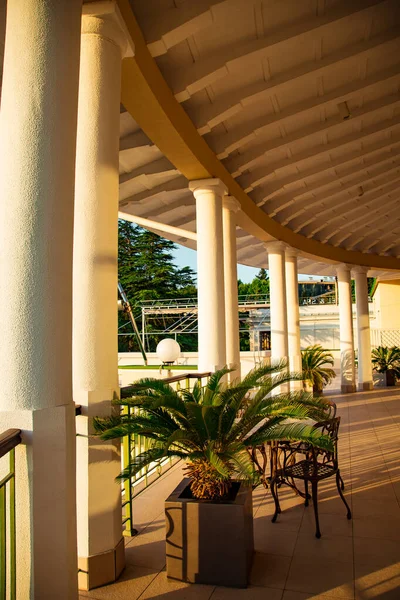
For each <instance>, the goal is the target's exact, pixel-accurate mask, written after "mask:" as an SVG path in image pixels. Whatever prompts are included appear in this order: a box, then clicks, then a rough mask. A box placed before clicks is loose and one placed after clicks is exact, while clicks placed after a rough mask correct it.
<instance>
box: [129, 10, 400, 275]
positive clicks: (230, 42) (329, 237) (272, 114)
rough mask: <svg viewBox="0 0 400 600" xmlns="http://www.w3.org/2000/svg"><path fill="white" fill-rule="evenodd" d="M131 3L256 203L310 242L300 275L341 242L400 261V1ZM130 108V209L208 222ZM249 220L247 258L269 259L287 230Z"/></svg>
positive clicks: (327, 270) (153, 49)
mask: <svg viewBox="0 0 400 600" xmlns="http://www.w3.org/2000/svg"><path fill="white" fill-rule="evenodd" d="M119 4H120V5H121V4H124V3H123V2H122V3H119ZM129 5H130V8H131V10H132V12H133V14H134V18H135V20H136V22H137V24H138V26H139V28H140V30H141V35H142V36H143V38H144V42H145V44H146V47H147V51H148V53H149V55H151V57H152V59H151V57H150V59H151V60H153V61H155V63H156V67H158V70H159V71H160V72H161V75H162V77H163V79H164V80H165V82H166V84H167V86H168V88H169V90H170V91H171V92H172V95H171V96H172V99H174V101H175V102H176V103H177V104H179V105H180V107H181V108H182V109H183V110H184V111H185V113H186V115H187V116H188V117H189V119H190V121H191V124H193V126H194V128H195V130H196V133H197V135H198V136H201V138H202V140H204V141H205V142H206V144H207V146H208V149H210V150H211V151H212V153H213V154H214V155H215V157H216V160H218V161H219V163H221V165H222V166H223V167H224V169H225V170H226V171H228V172H229V174H230V175H231V177H232V178H233V179H234V180H235V182H236V184H238V185H239V186H240V188H241V190H242V191H243V193H245V194H246V195H247V197H248V198H249V199H250V200H251V202H252V203H253V204H254V206H255V208H258V209H259V210H260V211H262V213H263V215H264V216H267V217H268V218H269V220H268V222H270V223H272V224H273V226H274V227H276V226H277V225H278V226H281V227H280V228H279V227H278V228H277V229H276V231H278V232H280V231H283V230H284V232H285V234H286V233H287V235H288V236H289V238H288V239H291V238H290V235H291V234H295V235H294V237H293V240H295V241H298V240H300V241H301V240H302V239H304V241H305V246H304V247H301V244H299V243H293V244H292V245H294V246H296V247H299V248H300V250H301V257H300V265H299V266H300V270H301V271H303V272H306V273H311V272H315V273H318V274H333V272H334V271H333V263H334V262H335V259H336V256H335V250H339V254H338V255H337V259H336V260H337V261H343V259H344V258H346V256H347V255H348V257H349V260H345V262H352V258H354V257H355V256H360V255H362V256H363V257H365V260H364V264H368V261H370V263H371V264H374V266H375V267H376V266H379V267H380V270H385V264H386V263H385V261H384V260H383V261H381V262H380V263H379V264H378V263H377V262H376V258H377V257H383V258H388V259H389V261H388V262H387V265H388V266H390V268H400V262H399V263H398V261H397V260H394V259H398V258H400V237H399V232H400V210H399V203H400V193H399V189H400V188H399V183H400V92H399V86H400V3H399V2H398V0H385V1H379V0H353V1H349V0H345V1H343V0H279V1H278V0H269V1H261V0H224V1H212V0H195V1H192V0H147V1H146V2H142V1H141V0H130V2H129ZM133 37H134V36H133ZM134 42H135V45H136V43H137V40H136V39H134ZM138 54H139V53H138ZM139 58H140V57H139ZM139 58H138V63H139ZM154 87H155V86H153V88H154ZM153 92H154V93H155V95H157V92H158V90H157V89H153ZM123 99H124V96H123ZM128 104H129V103H128ZM127 108H128V110H125V108H124V107H122V108H121V110H122V112H121V146H120V210H122V211H125V212H129V213H131V214H136V215H138V216H143V217H148V218H151V219H152V220H156V221H160V222H161V223H167V224H169V225H174V226H177V227H181V228H184V229H188V230H190V231H195V227H196V224H195V204H194V199H193V196H192V194H191V192H190V191H189V190H188V187H187V186H188V177H187V172H185V169H182V168H181V165H180V164H177V163H178V162H179V161H176V160H174V156H173V152H171V153H169V151H168V145H163V143H159V140H158V139H155V137H157V136H154V135H153V132H152V131H149V128H148V127H147V124H146V122H145V120H143V117H142V115H139V116H138V118H137V119H136V114H135V112H134V111H132V110H130V107H129V106H127ZM128 111H129V112H128ZM154 118H156V115H155V117H154ZM150 134H152V135H150ZM204 166H205V168H206V170H207V171H208V176H213V177H217V176H218V173H216V172H212V171H211V169H210V168H207V165H204ZM201 176H203V174H201V175H199V177H201ZM228 187H229V186H228ZM230 192H231V190H230ZM231 193H232V192H231ZM234 195H236V194H234ZM238 199H239V201H241V198H238ZM255 214H256V213H255ZM263 218H264V217H263ZM253 220H256V219H253ZM240 224H241V225H242V227H238V230H237V235H238V260H239V262H241V263H243V264H248V265H251V266H256V267H261V266H266V264H267V257H266V252H265V249H264V246H263V242H265V241H266V240H268V239H270V238H271V237H278V238H279V239H284V238H283V236H280V235H276V234H275V235H274V233H275V231H274V230H270V231H268V230H265V235H262V236H260V235H258V234H257V232H256V231H254V230H251V228H250V227H246V223H244V226H243V224H242V223H240ZM255 234H256V235H255ZM176 239H177V240H178V241H179V242H180V243H185V244H186V245H188V246H190V245H192V247H193V242H190V241H184V240H182V239H178V238H176ZM307 240H309V241H311V242H319V243H320V244H319V245H315V248H320V247H322V248H325V249H327V250H329V252H328V253H327V256H323V255H322V254H319V252H313V251H312V248H314V246H307V245H306V243H307ZM284 241H287V239H286V240H285V239H284ZM309 249H311V251H310V250H309ZM331 250H333V252H331ZM340 251H344V252H340ZM319 257H320V258H319ZM378 261H379V259H378ZM354 262H360V261H358V260H357V261H354ZM316 269H317V270H316Z"/></svg>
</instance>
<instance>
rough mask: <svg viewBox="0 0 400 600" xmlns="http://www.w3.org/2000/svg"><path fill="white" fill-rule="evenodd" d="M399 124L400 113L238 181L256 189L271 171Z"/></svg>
mask: <svg viewBox="0 0 400 600" xmlns="http://www.w3.org/2000/svg"><path fill="white" fill-rule="evenodd" d="M399 75H400V73H399ZM399 125H400V115H397V116H396V117H394V118H391V119H384V120H382V121H380V122H379V123H374V125H370V126H369V127H366V128H365V129H362V130H361V131H355V132H352V133H350V134H347V135H345V136H343V137H341V138H338V139H334V140H333V141H331V142H328V143H327V144H319V145H318V146H314V147H313V148H309V149H308V150H305V151H304V152H299V153H298V154H294V155H293V156H290V157H289V158H283V159H280V160H278V161H277V162H274V163H271V164H269V165H268V166H265V167H258V168H256V169H254V170H253V171H251V172H250V173H248V174H245V175H241V177H239V178H238V179H237V181H238V183H239V184H240V186H241V187H242V188H243V189H244V190H245V191H251V190H252V189H254V187H257V186H258V185H260V184H261V183H262V182H263V181H264V180H265V179H266V178H267V177H268V176H269V175H270V174H271V173H273V172H274V171H277V170H278V169H283V168H286V167H289V166H293V165H295V164H298V163H300V162H303V161H306V160H309V159H313V158H315V157H316V156H318V158H320V157H321V156H323V155H324V154H328V153H329V152H331V151H332V150H337V149H338V148H342V147H343V146H347V145H348V144H353V143H357V142H361V141H363V140H364V139H365V138H367V137H369V136H371V135H375V134H377V133H381V132H383V131H387V130H392V129H394V128H395V127H398V126H399Z"/></svg>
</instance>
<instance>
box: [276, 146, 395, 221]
mask: <svg viewBox="0 0 400 600" xmlns="http://www.w3.org/2000/svg"><path fill="white" fill-rule="evenodd" d="M399 156H400V147H399V148H398V147H397V146H396V147H391V146H389V147H388V151H387V152H385V153H384V154H382V155H381V156H379V157H377V156H373V157H372V158H370V159H369V160H366V161H363V162H362V163H359V164H356V165H352V166H351V167H348V168H347V169H345V170H344V171H342V172H339V173H338V172H337V171H336V170H335V169H332V170H333V171H334V172H333V174H332V176H331V177H329V178H327V179H324V180H322V181H319V180H318V181H316V182H315V183H312V184H310V185H309V186H306V187H302V188H299V189H298V190H296V191H295V192H287V193H285V194H281V195H280V196H274V198H273V199H272V200H269V201H267V202H266V203H265V205H266V208H265V210H266V211H267V212H268V214H270V215H274V216H276V215H277V214H279V222H280V223H282V225H287V224H288V223H289V222H290V221H291V220H292V219H294V218H295V217H297V216H298V215H299V214H301V213H302V212H303V211H304V210H306V209H307V208H308V207H309V206H310V204H309V203H312V202H313V201H314V198H316V197H317V196H316V195H312V196H310V194H313V193H314V192H317V191H320V192H321V194H320V195H322V194H330V193H336V191H333V190H332V183H337V184H339V183H341V184H343V183H344V182H348V183H349V184H351V183H352V182H353V183H354V185H357V183H358V185H361V184H362V183H363V181H365V175H363V174H362V173H366V172H367V171H369V169H371V170H375V169H376V168H377V167H379V165H384V164H386V163H392V162H394V160H395V159H397V157H399ZM356 173H361V175H360V176H359V177H358V178H357V179H354V175H355V174H356ZM326 187H327V188H328V189H327V190H326V191H325V192H323V191H322V190H323V189H324V188H326ZM350 187H351V185H350ZM338 189H339V188H338ZM340 189H341V190H343V185H342V187H341V188H340ZM303 196H307V199H306V198H304V199H302V198H303Z"/></svg>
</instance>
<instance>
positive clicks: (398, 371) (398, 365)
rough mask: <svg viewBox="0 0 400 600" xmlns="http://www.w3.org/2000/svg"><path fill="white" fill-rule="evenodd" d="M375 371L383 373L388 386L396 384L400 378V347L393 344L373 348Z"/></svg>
mask: <svg viewBox="0 0 400 600" xmlns="http://www.w3.org/2000/svg"><path fill="white" fill-rule="evenodd" d="M372 364H373V368H374V371H376V372H377V373H382V374H383V377H384V379H385V384H386V385H387V386H392V385H396V379H398V378H400V348H398V346H393V347H392V348H388V347H387V346H378V347H377V348H374V349H373V350H372Z"/></svg>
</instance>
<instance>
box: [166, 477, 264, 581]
mask: <svg viewBox="0 0 400 600" xmlns="http://www.w3.org/2000/svg"><path fill="white" fill-rule="evenodd" d="M189 483H190V479H188V478H185V479H183V480H182V481H181V483H180V484H179V485H178V487H177V488H176V489H175V490H174V491H173V492H172V494H171V495H170V496H169V498H167V500H166V501H165V518H166V529H167V535H166V550H167V575H168V577H171V578H172V579H178V580H180V581H187V582H190V583H208V584H213V585H224V586H229V587H246V586H247V583H248V577H249V573H250V569H251V563H252V557H253V553H254V538H253V502H252V489H251V487H248V486H245V485H243V484H240V487H239V490H238V492H237V495H236V498H235V499H234V500H232V501H227V502H211V501H209V500H197V499H195V498H186V497H182V495H187V494H185V490H186V489H187V488H188V486H189Z"/></svg>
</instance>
